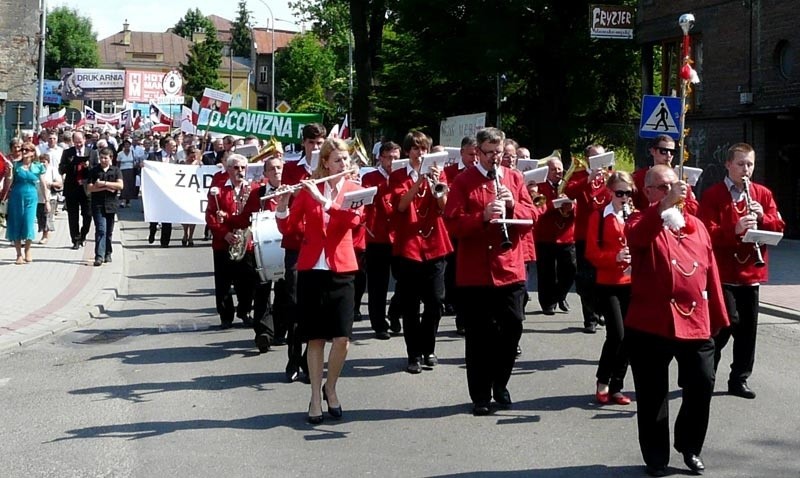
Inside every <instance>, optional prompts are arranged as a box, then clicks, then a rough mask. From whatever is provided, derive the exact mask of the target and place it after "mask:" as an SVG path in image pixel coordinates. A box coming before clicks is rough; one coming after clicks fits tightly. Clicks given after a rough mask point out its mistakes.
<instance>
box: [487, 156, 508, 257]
mask: <svg viewBox="0 0 800 478" xmlns="http://www.w3.org/2000/svg"><path fill="white" fill-rule="evenodd" d="M487 175H488V176H489V178H490V179H494V193H495V199H497V196H498V195H499V194H500V176H498V175H497V170H496V169H493V170H491V171H489V172H488V174H487ZM505 218H506V213H505V209H503V214H502V217H501V219H505ZM500 233H501V234H502V235H503V241H502V242H501V243H500V247H501V248H502V249H503V250H508V249H511V238H510V237H509V236H508V225H507V224H506V223H505V222H501V223H500Z"/></svg>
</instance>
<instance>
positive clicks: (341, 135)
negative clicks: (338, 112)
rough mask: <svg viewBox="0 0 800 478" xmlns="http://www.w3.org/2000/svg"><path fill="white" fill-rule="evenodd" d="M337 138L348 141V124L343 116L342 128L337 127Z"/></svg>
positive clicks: (345, 116)
mask: <svg viewBox="0 0 800 478" xmlns="http://www.w3.org/2000/svg"><path fill="white" fill-rule="evenodd" d="M339 138H341V139H350V122H349V121H347V115H344V120H342V126H340V127H339Z"/></svg>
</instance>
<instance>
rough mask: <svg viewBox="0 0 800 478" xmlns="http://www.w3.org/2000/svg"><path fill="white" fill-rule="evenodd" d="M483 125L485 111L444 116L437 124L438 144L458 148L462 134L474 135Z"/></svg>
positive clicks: (484, 124) (484, 123)
mask: <svg viewBox="0 0 800 478" xmlns="http://www.w3.org/2000/svg"><path fill="white" fill-rule="evenodd" d="M485 126H486V113H476V114H471V115H461V116H451V117H449V118H445V119H444V121H442V122H441V124H440V125H439V144H440V145H442V146H453V147H456V148H460V147H461V140H462V139H463V138H464V136H475V133H476V132H477V131H478V130H479V129H481V128H484V127H485Z"/></svg>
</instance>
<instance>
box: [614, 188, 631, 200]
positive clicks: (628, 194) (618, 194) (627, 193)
mask: <svg viewBox="0 0 800 478" xmlns="http://www.w3.org/2000/svg"><path fill="white" fill-rule="evenodd" d="M614 196H616V197H618V198H624V197H631V196H633V191H631V190H630V189H628V190H627V191H623V190H619V191H614Z"/></svg>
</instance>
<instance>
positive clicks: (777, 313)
mask: <svg viewBox="0 0 800 478" xmlns="http://www.w3.org/2000/svg"><path fill="white" fill-rule="evenodd" d="M758 311H759V312H760V313H762V314H766V315H771V316H773V317H780V318H782V319H789V320H796V321H798V322H800V310H794V309H788V308H786V307H781V306H779V305H775V304H767V303H764V302H761V303H760V304H758Z"/></svg>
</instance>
